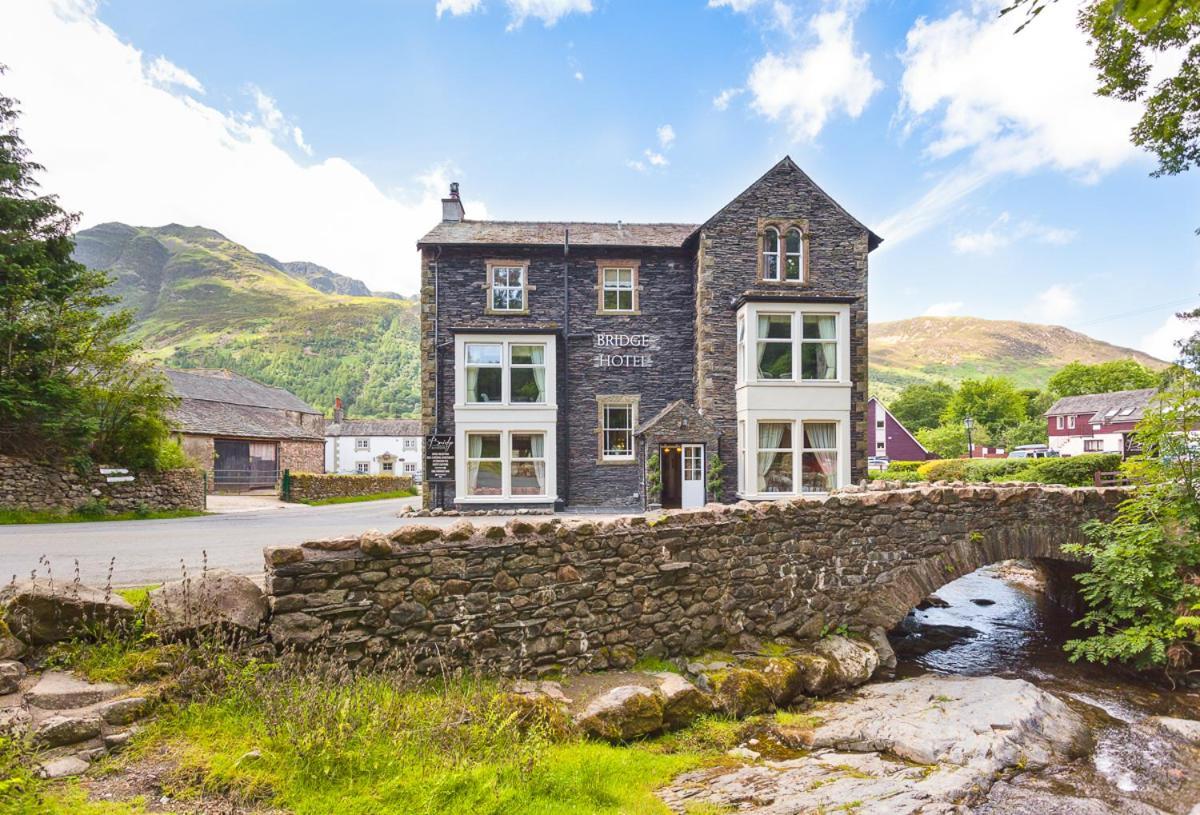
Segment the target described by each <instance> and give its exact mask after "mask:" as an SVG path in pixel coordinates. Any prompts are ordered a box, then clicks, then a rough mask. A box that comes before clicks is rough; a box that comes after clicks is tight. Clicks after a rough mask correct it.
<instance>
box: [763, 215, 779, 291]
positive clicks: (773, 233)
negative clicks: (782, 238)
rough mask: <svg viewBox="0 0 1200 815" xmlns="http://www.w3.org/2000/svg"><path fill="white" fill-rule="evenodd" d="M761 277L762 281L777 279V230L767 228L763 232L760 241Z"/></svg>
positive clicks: (771, 227) (770, 227)
mask: <svg viewBox="0 0 1200 815" xmlns="http://www.w3.org/2000/svg"><path fill="white" fill-rule="evenodd" d="M762 245H763V250H762V277H763V280H778V279H779V230H778V229H776V228H775V227H773V226H768V227H767V228H766V230H764V231H763V240H762Z"/></svg>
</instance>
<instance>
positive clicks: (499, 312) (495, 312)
mask: <svg viewBox="0 0 1200 815" xmlns="http://www.w3.org/2000/svg"><path fill="white" fill-rule="evenodd" d="M483 313H484V314H487V315H489V316H492V317H528V316H529V309H524V310H522V311H508V310H506V309H491V308H486V307H485V308H484V309H483Z"/></svg>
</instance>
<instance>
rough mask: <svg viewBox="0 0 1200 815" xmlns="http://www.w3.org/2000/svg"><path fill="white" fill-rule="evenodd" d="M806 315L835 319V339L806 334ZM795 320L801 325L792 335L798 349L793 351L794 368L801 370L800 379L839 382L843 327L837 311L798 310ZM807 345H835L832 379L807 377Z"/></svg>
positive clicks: (794, 370) (794, 329)
mask: <svg viewBox="0 0 1200 815" xmlns="http://www.w3.org/2000/svg"><path fill="white" fill-rule="evenodd" d="M805 317H829V318H832V319H833V339H826V338H818V337H811V338H806V337H805V336H804V318H805ZM794 319H795V322H796V324H797V325H798V326H799V329H800V330H799V331H798V332H797V330H796V327H795V326H793V328H792V337H793V338H794V339H795V341H796V349H795V351H793V353H792V370H793V372H799V377H798V378H799V380H800V381H801V382H838V381H840V378H841V375H842V328H841V320H839V319H838V315H837V314H836V313H835V312H829V311H807V310H806V311H798V312H796V315H795V318H794ZM805 345H832V346H833V360H834V362H833V366H834V367H833V373H834V376H833V378H832V379H828V378H818V377H806V376H805V375H804V346H805Z"/></svg>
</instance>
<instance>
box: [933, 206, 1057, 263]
mask: <svg viewBox="0 0 1200 815" xmlns="http://www.w3.org/2000/svg"><path fill="white" fill-rule="evenodd" d="M1074 239H1075V232H1074V231H1073V230H1070V229H1060V228H1058V227H1053V226H1043V225H1042V224H1039V223H1038V222H1037V221H1033V220H1029V219H1026V220H1021V221H1015V222H1014V221H1013V220H1012V216H1011V215H1009V214H1008V213H1007V212H1002V213H1000V216H999V217H997V218H996V220H994V221H992V223H991V224H989V225H988V226H987V228H985V229H983V230H981V231H979V232H960V233H959V234H957V235H955V236H954V239H953V240H952V241H951V242H950V243H951V246H953V247H954V251H955V252H958V253H959V254H980V255H987V254H991V253H992V252H994V251H996V250H997V249H1002V248H1004V247H1005V246H1009V245H1011V244H1014V243H1019V242H1028V241H1033V242H1036V243H1047V244H1053V245H1056V246H1061V245H1063V244H1067V243H1070V242H1071V241H1073V240H1074Z"/></svg>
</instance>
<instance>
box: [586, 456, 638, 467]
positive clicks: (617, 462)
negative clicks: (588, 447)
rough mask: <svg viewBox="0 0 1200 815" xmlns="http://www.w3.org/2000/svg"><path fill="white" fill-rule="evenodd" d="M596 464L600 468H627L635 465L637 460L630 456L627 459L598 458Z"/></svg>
mask: <svg viewBox="0 0 1200 815" xmlns="http://www.w3.org/2000/svg"><path fill="white" fill-rule="evenodd" d="M596 464H597V465H598V466H600V467H613V466H617V467H628V466H629V465H630V464H637V458H636V457H634V456H631V457H629V458H598V459H596Z"/></svg>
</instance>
